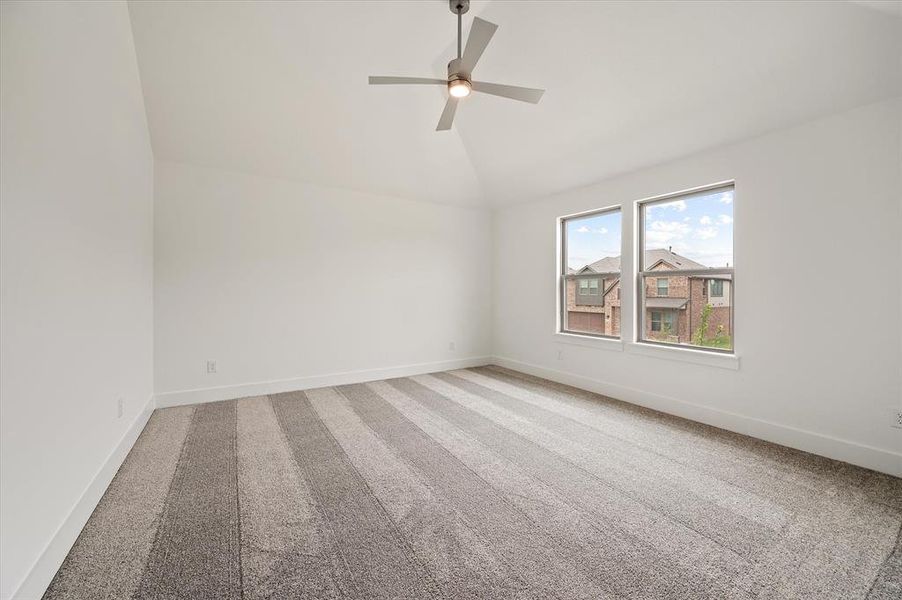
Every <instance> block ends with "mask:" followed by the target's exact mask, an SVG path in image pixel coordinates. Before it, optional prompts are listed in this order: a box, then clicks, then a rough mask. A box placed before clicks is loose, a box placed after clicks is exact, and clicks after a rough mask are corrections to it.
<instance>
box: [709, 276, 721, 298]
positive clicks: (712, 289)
mask: <svg viewBox="0 0 902 600" xmlns="http://www.w3.org/2000/svg"><path fill="white" fill-rule="evenodd" d="M723 281H724V280H723V279H710V280H709V283H710V285H711V291H710V292H709V293H708V297H710V298H723ZM715 284H718V285H717V287H719V288H720V292H718V293H717V294H715V293H714V285H715Z"/></svg>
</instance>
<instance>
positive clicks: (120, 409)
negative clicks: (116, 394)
mask: <svg viewBox="0 0 902 600" xmlns="http://www.w3.org/2000/svg"><path fill="white" fill-rule="evenodd" d="M124 414H125V398H117V399H116V418H117V419H121V418H122V415H124Z"/></svg>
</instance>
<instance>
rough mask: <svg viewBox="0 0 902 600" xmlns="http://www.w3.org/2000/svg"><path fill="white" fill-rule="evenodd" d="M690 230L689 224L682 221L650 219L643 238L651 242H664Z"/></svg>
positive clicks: (680, 236)
mask: <svg viewBox="0 0 902 600" xmlns="http://www.w3.org/2000/svg"><path fill="white" fill-rule="evenodd" d="M690 231H691V228H690V227H689V225H687V224H686V223H685V222H682V221H652V222H651V225H649V229H648V231H646V232H645V239H646V240H647V241H648V242H650V243H652V244H664V243H666V242H669V241H671V240H674V239H680V238H682V237H684V236H685V235H686V234H688V233H689V232H690Z"/></svg>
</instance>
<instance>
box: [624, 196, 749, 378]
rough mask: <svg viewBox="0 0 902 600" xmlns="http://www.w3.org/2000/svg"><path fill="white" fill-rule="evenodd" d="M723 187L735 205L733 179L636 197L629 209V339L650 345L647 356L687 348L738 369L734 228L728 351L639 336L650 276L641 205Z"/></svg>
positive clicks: (644, 346)
mask: <svg viewBox="0 0 902 600" xmlns="http://www.w3.org/2000/svg"><path fill="white" fill-rule="evenodd" d="M726 187H732V188H733V196H734V206H735V196H736V181H735V180H727V181H721V182H718V183H712V184H710V185H703V186H698V187H695V188H691V189H688V190H682V191H679V192H673V193H668V194H661V195H659V196H652V197H650V198H643V199H641V200H636V201H635V202H634V204H633V211H632V213H633V228H632V236H633V239H632V240H631V242H632V245H633V252H634V254H633V257H634V265H633V276H634V277H635V279H636V285H635V290H634V294H635V297H634V298H633V311H634V314H633V330H634V332H633V339H632V341H630V342H629V345H630V346H641V347H642V348H651V349H652V350H653V351H654V352H651V353H649V355H650V356H655V357H658V358H665V357H666V355H667V353H671V352H676V351H683V350H686V351H689V352H691V353H693V354H699V355H702V356H709V355H710V356H715V357H727V358H728V359H736V362H735V364H736V367H735V368H737V369H738V368H739V362H738V355H737V353H736V325H735V323H736V321H735V319H736V298H735V295H734V291H733V284H734V282H735V280H736V256H735V252H736V241H735V240H736V237H735V231H734V236H733V253H734V255H733V266H732V267H730V269H731V270H732V271H731V272H732V275H733V277H732V279H731V280H730V320H731V322H732V327H731V333H730V336H731V338H732V342H733V347H732V349H730V350H729V351H726V350H717V349H702V348H695V347H693V346H691V345H688V344H687V345H682V344H681V345H673V346H671V345H668V344H662V343H655V342H652V341H646V340H643V339H642V336H643V335H644V334H645V331H644V329H645V323H644V321H643V319H644V314H643V313H644V312H645V311H644V303H643V301H642V298H643V295H644V293H645V277H646V276H652V275H651V273H650V272H645V271H643V269H645V268H646V266H645V265H644V264H643V258H644V255H645V248H644V247H643V246H644V236H645V232H644V230H643V228H644V219H643V212H642V211H643V207H644V206H646V205H648V204H657V203H659V202H664V201H666V200H671V199H674V198H681V197H685V196H692V195H697V194H703V193H705V192H708V191H713V190H716V189H718V188H726ZM734 210H735V208H734ZM682 271H683V270H680V271H677V272H674V273H673V274H672V275H671V276H673V275H678V274H680V272H682ZM643 273H644V275H643ZM621 281H622V280H621ZM708 291H709V293H710V290H708ZM668 292H669V290H668ZM709 298H710V296H709ZM622 333H623V325H622V323H621V335H622ZM659 351H660V352H663V354H659ZM641 353H644V352H640V354H641ZM675 360H685V357H684V356H681V355H675ZM688 362H699V361H697V360H695V359H690V360H688ZM701 362H702V364H705V363H707V362H708V361H701ZM710 364H712V365H713V366H720V365H721V364H723V363H721V362H720V361H718V360H714V361H711V362H710ZM727 368H733V367H727Z"/></svg>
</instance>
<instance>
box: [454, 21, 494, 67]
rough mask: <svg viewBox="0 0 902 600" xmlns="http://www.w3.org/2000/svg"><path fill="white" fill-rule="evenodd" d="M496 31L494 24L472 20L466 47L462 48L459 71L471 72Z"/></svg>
mask: <svg viewBox="0 0 902 600" xmlns="http://www.w3.org/2000/svg"><path fill="white" fill-rule="evenodd" d="M496 29H498V26H497V25H495V24H494V23H489V22H488V21H485V20H483V19H480V18H479V17H474V18H473V25H472V26H471V27H470V36H469V37H468V38H467V46H466V48H464V53H463V56H461V57H460V70H461V71H463V72H464V73H467V74H470V73H472V72H473V68H474V67H475V66H476V63H477V62H479V57H480V56H482V53H483V52H484V51H485V47H486V46H488V45H489V41H490V40H491V39H492V36H493V35H495V30H496Z"/></svg>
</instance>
